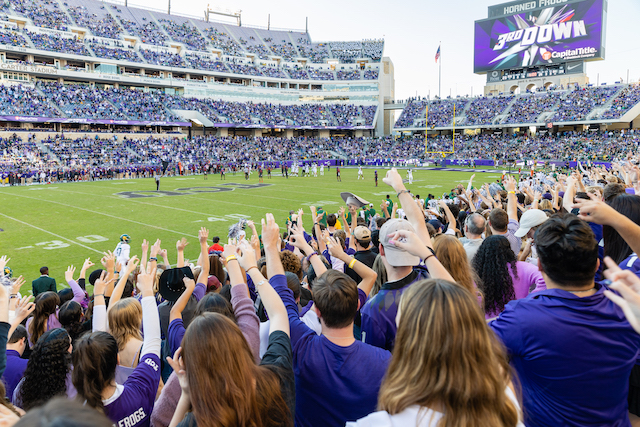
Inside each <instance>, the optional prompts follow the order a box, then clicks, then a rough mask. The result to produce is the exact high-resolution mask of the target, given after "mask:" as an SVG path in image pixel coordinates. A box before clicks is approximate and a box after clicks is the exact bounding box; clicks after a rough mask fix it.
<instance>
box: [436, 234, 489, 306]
mask: <svg viewBox="0 0 640 427" xmlns="http://www.w3.org/2000/svg"><path fill="white" fill-rule="evenodd" d="M433 250H434V251H435V253H436V257H437V258H438V260H439V261H440V263H442V265H443V266H444V268H446V269H447V271H448V272H449V274H451V277H453V279H454V280H455V282H456V283H457V284H458V285H462V286H464V287H465V288H466V289H467V290H468V291H469V292H471V293H472V294H474V295H475V294H478V289H477V288H476V284H477V282H478V280H477V277H476V275H475V273H474V272H473V270H472V269H471V265H470V264H469V259H468V258H467V252H466V251H465V250H464V246H462V243H460V240H458V239H457V238H455V237H453V236H449V235H446V234H443V235H442V236H440V237H438V238H437V239H435V241H434V242H433Z"/></svg>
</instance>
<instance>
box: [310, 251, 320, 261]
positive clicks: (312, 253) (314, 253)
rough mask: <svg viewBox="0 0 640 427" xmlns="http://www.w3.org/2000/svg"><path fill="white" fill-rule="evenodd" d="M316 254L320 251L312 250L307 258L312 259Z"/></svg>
mask: <svg viewBox="0 0 640 427" xmlns="http://www.w3.org/2000/svg"><path fill="white" fill-rule="evenodd" d="M314 255H318V252H316V251H313V252H311V253H310V254H309V255H307V260H309V259H311V257H312V256H314Z"/></svg>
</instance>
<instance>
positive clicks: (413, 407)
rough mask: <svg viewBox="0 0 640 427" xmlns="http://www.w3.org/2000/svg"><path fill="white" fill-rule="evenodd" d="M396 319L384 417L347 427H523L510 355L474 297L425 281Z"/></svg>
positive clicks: (406, 297) (382, 400)
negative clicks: (486, 320)
mask: <svg viewBox="0 0 640 427" xmlns="http://www.w3.org/2000/svg"><path fill="white" fill-rule="evenodd" d="M396 321H397V322H398V334H397V336H396V345H395V348H394V352H393V358H392V359H391V363H390V365H389V369H388V371H387V375H386V377H385V379H384V381H383V383H382V386H381V388H380V395H379V398H378V409H379V412H375V413H373V414H370V415H369V416H367V417H365V418H362V419H360V420H359V421H357V422H355V423H347V425H348V426H358V427H363V426H400V425H402V426H405V425H406V426H420V427H427V426H428V427H436V426H437V427H484V426H492V427H516V426H519V427H524V425H523V424H522V423H521V422H520V421H519V418H520V408H519V404H518V401H517V399H516V397H515V393H514V391H513V389H512V387H513V386H512V384H511V380H512V376H511V369H510V367H509V364H508V362H507V356H506V352H505V350H504V348H503V347H502V346H501V345H500V343H499V342H498V341H497V339H496V338H495V337H494V335H493V334H492V333H491V331H490V330H489V328H488V327H487V325H486V322H485V320H484V316H483V315H482V312H481V310H480V308H479V307H478V303H477V300H476V298H475V297H474V295H472V294H471V293H470V292H468V291H467V290H466V289H464V288H463V287H461V286H459V285H457V284H455V283H452V282H448V281H445V280H440V279H428V280H424V281H422V282H418V283H415V284H413V285H412V286H411V287H410V288H409V289H408V290H407V291H405V293H404V294H403V295H402V300H401V301H400V307H399V310H398V317H397V318H396ZM434 343H438V344H437V345H434Z"/></svg>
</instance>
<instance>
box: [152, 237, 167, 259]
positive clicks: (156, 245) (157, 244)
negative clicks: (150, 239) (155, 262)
mask: <svg viewBox="0 0 640 427" xmlns="http://www.w3.org/2000/svg"><path fill="white" fill-rule="evenodd" d="M161 244H162V242H161V241H160V239H158V240H156V242H155V243H154V244H153V246H151V252H150V253H149V256H150V257H151V258H156V257H157V256H158V252H160V245H161ZM165 252H166V251H165Z"/></svg>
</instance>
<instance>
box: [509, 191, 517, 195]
mask: <svg viewBox="0 0 640 427" xmlns="http://www.w3.org/2000/svg"><path fill="white" fill-rule="evenodd" d="M508 193H509V194H516V192H515V191H509V192H508Z"/></svg>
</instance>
